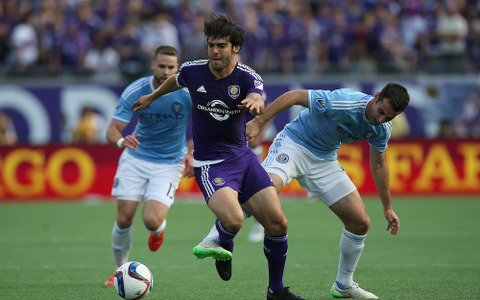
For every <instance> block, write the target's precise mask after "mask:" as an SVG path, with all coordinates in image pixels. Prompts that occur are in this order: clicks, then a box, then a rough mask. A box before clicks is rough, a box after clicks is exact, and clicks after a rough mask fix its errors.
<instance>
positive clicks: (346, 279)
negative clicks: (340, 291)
mask: <svg viewBox="0 0 480 300" xmlns="http://www.w3.org/2000/svg"><path fill="white" fill-rule="evenodd" d="M366 236H367V235H356V234H353V233H351V232H349V231H347V230H346V229H345V228H344V229H343V233H342V237H341V238H340V262H339V263H338V274H337V280H336V281H337V282H339V283H340V284H341V285H343V287H341V286H340V288H349V287H351V286H352V284H353V272H354V271H355V268H356V267H357V263H358V260H359V259H360V256H361V255H362V251H363V247H364V241H365V237H366Z"/></svg>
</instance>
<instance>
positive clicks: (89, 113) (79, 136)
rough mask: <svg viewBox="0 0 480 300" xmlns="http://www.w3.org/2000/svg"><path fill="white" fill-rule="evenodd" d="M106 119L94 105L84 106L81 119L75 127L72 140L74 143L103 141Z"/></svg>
mask: <svg viewBox="0 0 480 300" xmlns="http://www.w3.org/2000/svg"><path fill="white" fill-rule="evenodd" d="M104 129H105V119H104V118H103V116H102V115H101V114H99V113H98V112H96V111H95V110H94V109H93V108H92V107H90V106H85V107H83V109H82V111H81V115H80V120H79V122H78V123H77V125H76V126H75V127H74V129H73V133H72V140H73V142H74V143H86V144H93V143H97V142H103V140H104V138H103V136H104Z"/></svg>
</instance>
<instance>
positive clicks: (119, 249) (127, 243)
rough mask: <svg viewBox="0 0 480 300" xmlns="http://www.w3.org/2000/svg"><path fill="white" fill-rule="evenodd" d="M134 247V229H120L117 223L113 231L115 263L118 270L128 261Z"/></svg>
mask: <svg viewBox="0 0 480 300" xmlns="http://www.w3.org/2000/svg"><path fill="white" fill-rule="evenodd" d="M131 247H132V227H128V228H125V229H120V228H118V226H117V222H115V224H114V226H113V231H112V251H113V262H114V263H115V265H116V266H117V269H118V268H119V267H120V266H121V265H123V264H124V263H126V262H127V261H128V254H129V253H130V248H131Z"/></svg>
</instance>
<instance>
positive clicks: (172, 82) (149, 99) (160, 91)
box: [132, 74, 182, 111]
mask: <svg viewBox="0 0 480 300" xmlns="http://www.w3.org/2000/svg"><path fill="white" fill-rule="evenodd" d="M181 88H182V87H181V86H179V85H177V75H176V74H174V75H172V76H170V77H168V79H167V80H165V82H164V83H162V84H161V85H160V86H159V87H158V88H157V89H156V90H154V91H153V92H152V93H151V94H149V95H145V96H142V97H140V99H138V100H137V101H135V102H134V103H133V105H132V108H133V111H139V110H141V109H145V108H149V107H150V105H152V103H153V101H155V100H157V99H158V98H160V97H162V96H163V95H165V94H168V93H171V92H174V91H176V90H179V89H181Z"/></svg>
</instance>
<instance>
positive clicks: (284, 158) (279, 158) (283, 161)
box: [275, 153, 290, 164]
mask: <svg viewBox="0 0 480 300" xmlns="http://www.w3.org/2000/svg"><path fill="white" fill-rule="evenodd" d="M275 160H276V161H278V162H279V163H281V164H286V163H287V162H288V161H289V160H290V158H289V157H288V155H287V154H285V153H280V154H279V155H277V157H276V158H275Z"/></svg>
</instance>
